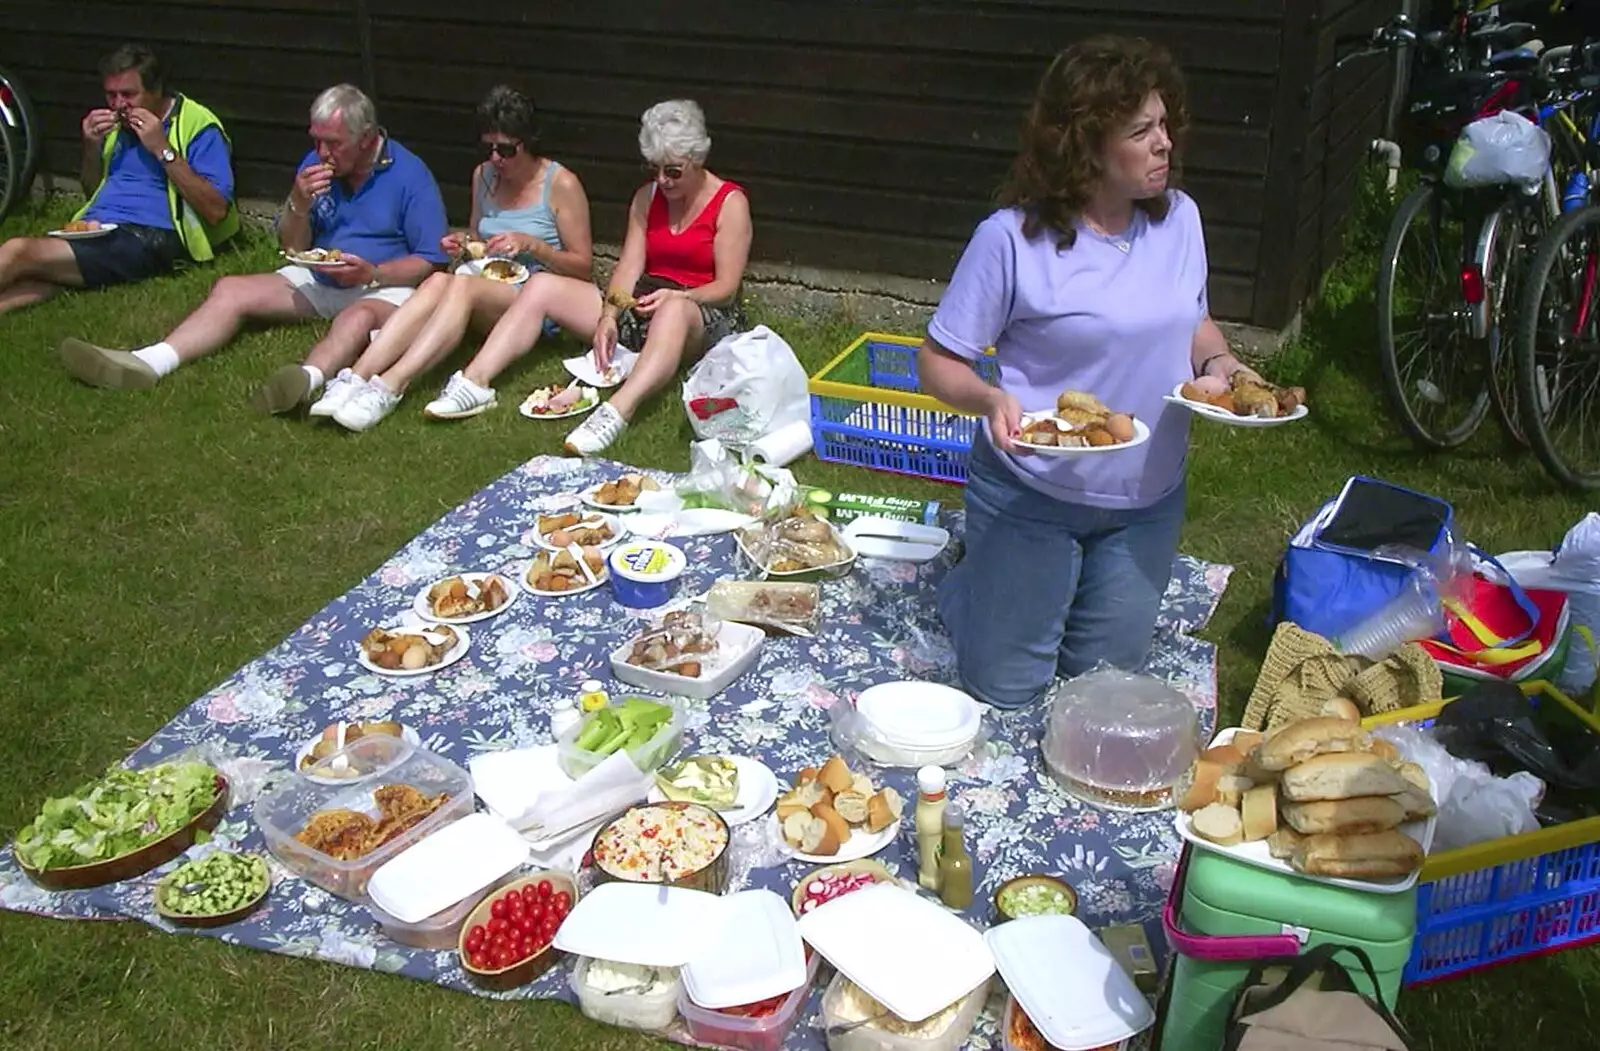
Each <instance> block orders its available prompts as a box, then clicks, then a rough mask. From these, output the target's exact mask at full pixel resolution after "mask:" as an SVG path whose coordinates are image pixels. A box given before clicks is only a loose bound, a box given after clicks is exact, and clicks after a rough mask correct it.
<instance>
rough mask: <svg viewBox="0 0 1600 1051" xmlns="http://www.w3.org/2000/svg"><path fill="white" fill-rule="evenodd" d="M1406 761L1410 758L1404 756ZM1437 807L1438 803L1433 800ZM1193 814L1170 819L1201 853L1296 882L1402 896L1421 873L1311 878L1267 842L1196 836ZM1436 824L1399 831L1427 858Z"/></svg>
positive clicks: (1232, 730)
mask: <svg viewBox="0 0 1600 1051" xmlns="http://www.w3.org/2000/svg"><path fill="white" fill-rule="evenodd" d="M1238 732H1239V727H1237V726H1230V727H1228V728H1227V729H1225V730H1223V731H1222V732H1221V733H1219V734H1217V736H1216V738H1215V739H1214V740H1213V741H1212V742H1211V747H1213V748H1214V747H1216V746H1218V745H1224V744H1227V743H1228V742H1229V741H1231V740H1233V737H1234V734H1236V733H1238ZM1407 758H1410V757H1409V756H1407ZM1434 802H1435V803H1436V804H1437V802H1438V800H1435V801H1434ZM1193 817H1194V815H1193V814H1187V813H1185V812H1183V811H1182V810H1179V811H1178V812H1177V813H1176V814H1175V815H1174V816H1173V819H1172V820H1173V826H1174V827H1175V828H1176V829H1177V832H1178V835H1179V836H1181V837H1183V839H1184V840H1186V841H1188V842H1190V843H1193V844H1194V845H1195V846H1196V847H1198V848H1200V849H1201V850H1209V851H1212V852H1213V853H1217V854H1226V855H1227V856H1228V857H1230V858H1233V859H1234V860H1235V861H1242V862H1244V863H1245V864H1246V865H1254V866H1255V867H1256V868H1258V869H1266V870H1267V871H1268V872H1277V873H1281V874H1282V875H1285V876H1294V877H1296V878H1297V879H1306V880H1311V881H1312V882H1314V883H1328V884H1332V885H1333V886H1335V887H1350V888H1352V889H1354V890H1366V891H1373V892H1375V893H1378V894H1402V893H1404V892H1405V891H1408V890H1410V889H1411V888H1412V887H1414V886H1416V885H1417V877H1418V876H1420V875H1421V874H1422V866H1420V865H1419V866H1417V868H1416V869H1415V870H1414V871H1412V873H1411V874H1410V875H1409V876H1406V877H1404V878H1402V879H1398V880H1361V879H1344V878H1342V877H1339V876H1313V875H1311V874H1310V873H1306V872H1300V871H1298V870H1297V869H1295V867H1294V866H1293V865H1291V864H1289V862H1288V860H1287V859H1284V858H1275V857H1273V856H1272V851H1270V850H1269V849H1267V842H1266V840H1256V841H1255V842H1252V843H1237V844H1235V845H1233V846H1231V847H1224V846H1221V845H1219V844H1217V843H1213V842H1211V841H1210V840H1209V839H1207V838H1205V837H1204V836H1202V835H1200V834H1198V833H1197V832H1195V831H1194V828H1193ZM1438 823H1439V818H1438V815H1437V814H1435V815H1434V816H1433V817H1430V818H1427V819H1425V820H1422V821H1407V822H1406V823H1405V824H1403V825H1401V826H1400V831H1401V832H1404V833H1405V834H1406V835H1408V836H1410V837H1411V838H1412V839H1414V840H1416V841H1417V842H1418V843H1420V844H1421V845H1422V853H1423V854H1424V855H1426V854H1427V853H1428V851H1429V849H1430V848H1431V847H1432V846H1433V833H1434V829H1435V827H1436V826H1437V825H1438Z"/></svg>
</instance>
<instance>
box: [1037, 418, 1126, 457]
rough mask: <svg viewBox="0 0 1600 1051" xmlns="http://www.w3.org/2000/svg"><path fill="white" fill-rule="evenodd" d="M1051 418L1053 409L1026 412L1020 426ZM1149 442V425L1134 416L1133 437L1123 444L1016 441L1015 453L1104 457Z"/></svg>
mask: <svg viewBox="0 0 1600 1051" xmlns="http://www.w3.org/2000/svg"><path fill="white" fill-rule="evenodd" d="M1053 416H1055V410H1054V409H1046V410H1044V411H1043V412H1027V413H1023V414H1022V423H1021V426H1022V427H1026V426H1027V425H1028V424H1030V423H1033V422H1035V421H1037V420H1042V419H1045V418H1046V417H1053ZM1149 440H1150V426H1149V424H1147V423H1145V422H1144V421H1143V420H1141V419H1139V418H1138V417H1137V416H1136V417H1134V419H1133V437H1132V438H1129V439H1128V440H1127V441H1125V442H1119V443H1117V444H1115V445H1081V446H1071V447H1069V446H1063V445H1030V444H1028V443H1027V442H1023V441H1018V442H1016V443H1015V444H1016V446H1017V452H1018V453H1019V454H1020V453H1027V454H1029V455H1032V456H1068V457H1072V456H1104V455H1106V454H1107V453H1120V452H1126V451H1128V450H1129V449H1136V448H1138V447H1139V446H1141V445H1143V444H1144V443H1145V442H1147V441H1149Z"/></svg>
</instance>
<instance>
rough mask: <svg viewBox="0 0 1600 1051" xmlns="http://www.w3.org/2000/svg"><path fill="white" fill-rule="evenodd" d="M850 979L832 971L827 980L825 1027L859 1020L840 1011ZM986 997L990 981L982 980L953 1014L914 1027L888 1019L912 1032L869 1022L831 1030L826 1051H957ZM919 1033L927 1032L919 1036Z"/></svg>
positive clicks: (942, 1014)
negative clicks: (829, 978)
mask: <svg viewBox="0 0 1600 1051" xmlns="http://www.w3.org/2000/svg"><path fill="white" fill-rule="evenodd" d="M849 981H850V980H849V979H848V978H846V977H845V976H844V975H842V974H835V975H834V976H833V981H831V982H829V983H828V989H827V991H826V992H824V993H823V994H822V1024H823V1026H824V1027H827V1028H831V1027H833V1026H836V1025H848V1024H850V1023H851V1022H854V1021H858V1020H859V1019H858V1017H857V1016H855V1015H851V1016H849V1017H845V1016H844V1015H842V1014H841V1010H840V1008H841V1004H842V1002H843V999H844V997H845V995H846V991H845V986H846V985H847V984H848V983H849ZM857 995H860V996H862V997H865V995H866V994H865V993H860V992H858V993H857ZM988 997H989V982H988V981H987V980H985V981H984V982H983V984H982V985H979V986H978V987H977V988H976V989H974V990H972V992H970V993H968V994H967V995H966V996H965V997H963V998H962V999H961V1000H960V1001H959V1003H960V1006H959V1007H957V1008H956V1012H955V1015H954V1016H953V1017H949V1016H945V1015H944V1013H943V1012H940V1013H939V1014H937V1015H934V1017H933V1018H932V1019H930V1020H928V1021H927V1022H923V1023H921V1024H920V1025H919V1026H916V1027H909V1026H905V1023H903V1022H900V1021H899V1020H898V1019H894V1020H893V1021H892V1022H891V1025H898V1026H905V1028H907V1029H909V1030H912V1031H911V1032H896V1031H895V1030H894V1029H893V1028H883V1027H882V1026H881V1025H879V1024H876V1023H868V1024H866V1025H861V1026H857V1027H856V1028H854V1029H849V1030H845V1031H843V1032H839V1033H830V1034H828V1051H956V1049H957V1048H959V1047H961V1046H962V1045H963V1044H965V1043H966V1040H967V1037H968V1036H970V1035H971V1033H972V1026H973V1023H974V1022H976V1021H977V1020H978V1012H979V1011H980V1010H982V1009H983V1003H984V1001H985V1000H987V999H988ZM946 1017H949V1021H948V1022H945V1018H946ZM919 1033H925V1034H926V1035H918V1034H919Z"/></svg>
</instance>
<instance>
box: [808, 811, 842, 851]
mask: <svg viewBox="0 0 1600 1051" xmlns="http://www.w3.org/2000/svg"><path fill="white" fill-rule="evenodd" d="M811 816H812V817H816V818H821V819H822V820H823V821H824V822H826V823H827V826H828V828H829V829H830V830H831V831H832V832H833V834H834V837H835V838H836V839H838V841H839V842H840V843H843V842H844V841H845V840H847V839H849V838H850V822H848V821H846V820H845V819H844V816H843V815H842V814H840V813H839V812H838V811H837V810H835V809H833V807H831V806H829V805H828V804H826V803H818V804H817V805H816V806H814V807H812V808H811Z"/></svg>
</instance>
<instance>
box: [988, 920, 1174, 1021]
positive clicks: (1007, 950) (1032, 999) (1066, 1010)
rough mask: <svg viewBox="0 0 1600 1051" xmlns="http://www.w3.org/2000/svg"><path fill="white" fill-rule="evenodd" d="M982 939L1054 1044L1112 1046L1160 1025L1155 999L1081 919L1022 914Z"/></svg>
mask: <svg viewBox="0 0 1600 1051" xmlns="http://www.w3.org/2000/svg"><path fill="white" fill-rule="evenodd" d="M983 940H984V941H985V942H986V943H987V944H988V946H989V950H990V951H991V952H992V953H993V954H994V959H995V965H996V966H997V967H998V968H999V969H1000V977H1002V978H1004V979H1005V981H1006V988H1008V989H1010V990H1011V995H1012V996H1014V997H1015V998H1016V999H1017V1002H1018V1003H1020V1004H1021V1005H1022V1009H1023V1010H1024V1011H1026V1012H1027V1013H1028V1020H1029V1021H1031V1022H1032V1023H1033V1024H1034V1025H1035V1026H1037V1027H1038V1029H1039V1035H1041V1036H1043V1037H1044V1038H1045V1040H1046V1041H1047V1042H1048V1043H1049V1044H1050V1046H1051V1047H1055V1048H1060V1049H1061V1051H1085V1049H1089V1048H1100V1047H1106V1046H1109V1045H1111V1044H1115V1043H1117V1042H1118V1041H1121V1040H1126V1039H1127V1038H1128V1037H1130V1036H1133V1035H1134V1034H1136V1033H1141V1032H1143V1031H1144V1030H1146V1029H1148V1028H1150V1026H1152V1025H1154V1024H1155V1020H1156V1015H1155V1012H1154V1011H1153V1010H1151V1008H1150V1001H1149V1000H1147V999H1146V998H1145V996H1144V994H1143V993H1141V992H1139V989H1138V987H1137V986H1136V985H1134V984H1133V979H1131V978H1129V977H1128V974H1127V972H1126V971H1124V970H1123V969H1122V965H1121V964H1119V963H1118V962H1117V958H1116V957H1115V956H1112V955H1111V950H1109V949H1107V948H1106V947H1105V945H1104V944H1103V943H1102V942H1101V941H1100V939H1099V938H1096V937H1095V936H1094V934H1093V932H1091V931H1090V930H1089V928H1088V927H1086V926H1084V924H1083V921H1082V920H1080V919H1078V918H1077V917H1076V916H1023V917H1020V918H1018V919H1014V920H1012V921H1011V922H1009V923H1002V924H1000V925H999V926H996V927H991V928H989V930H988V931H986V932H985V933H984V936H983Z"/></svg>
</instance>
